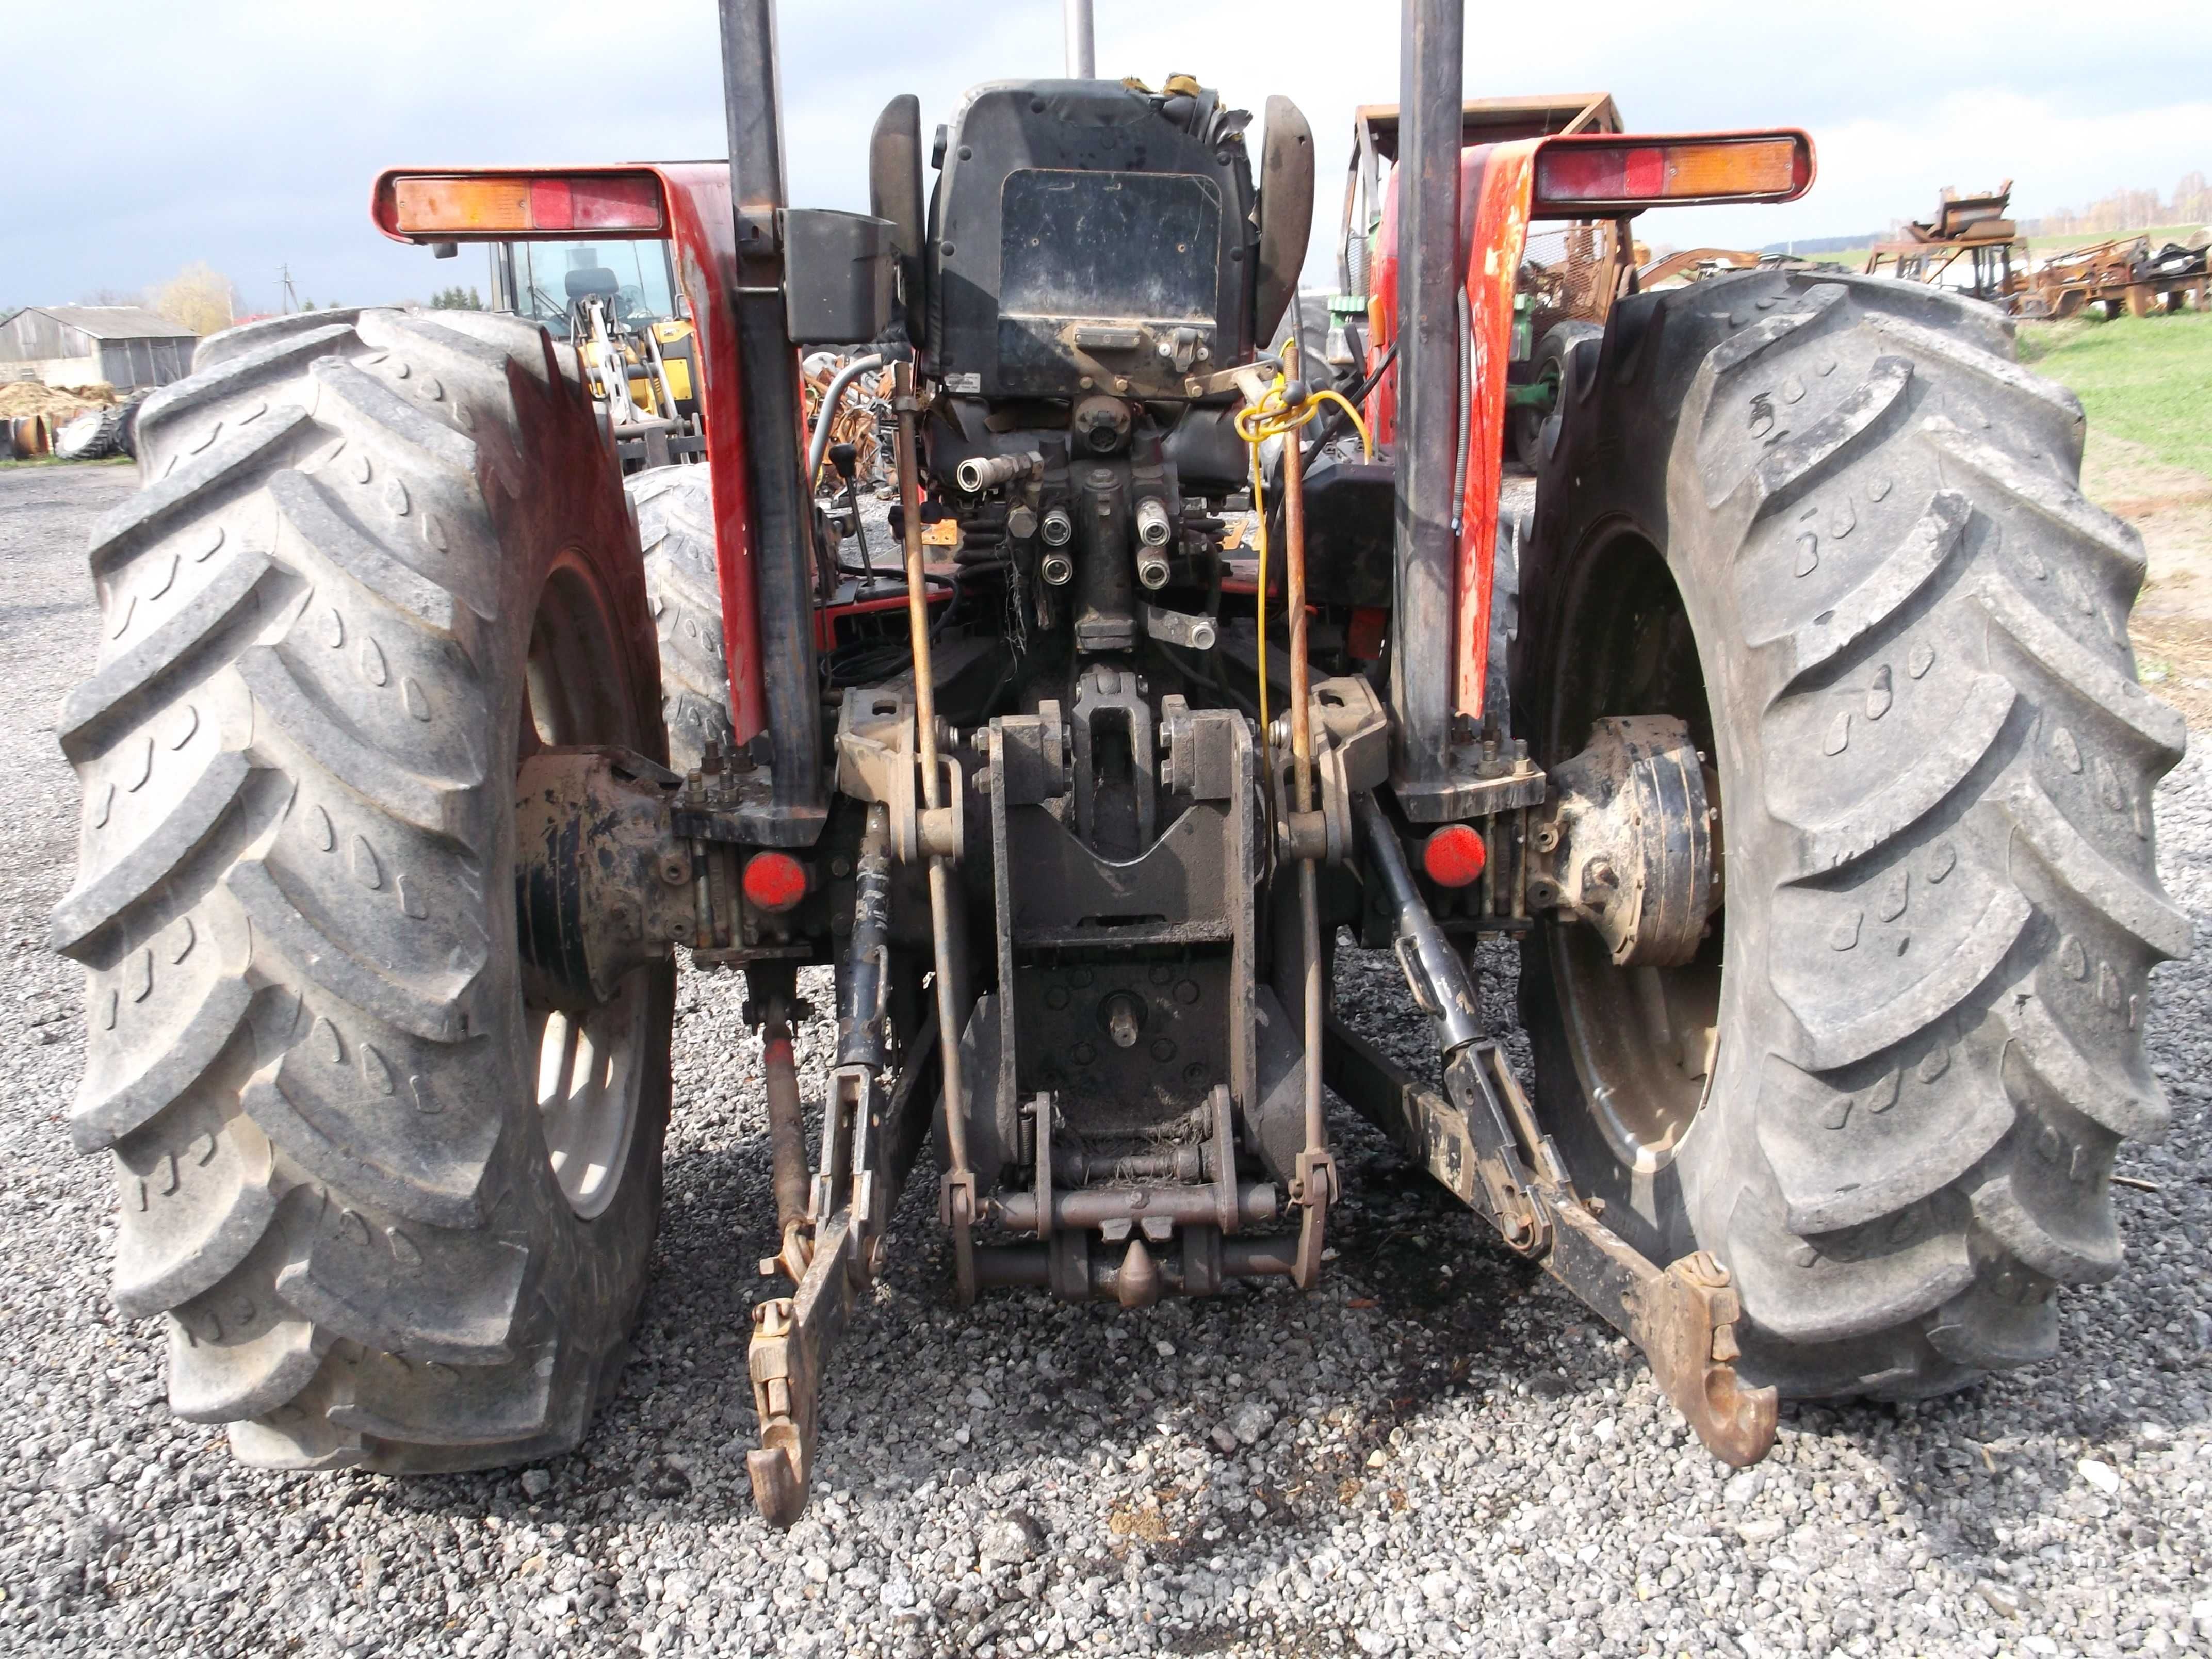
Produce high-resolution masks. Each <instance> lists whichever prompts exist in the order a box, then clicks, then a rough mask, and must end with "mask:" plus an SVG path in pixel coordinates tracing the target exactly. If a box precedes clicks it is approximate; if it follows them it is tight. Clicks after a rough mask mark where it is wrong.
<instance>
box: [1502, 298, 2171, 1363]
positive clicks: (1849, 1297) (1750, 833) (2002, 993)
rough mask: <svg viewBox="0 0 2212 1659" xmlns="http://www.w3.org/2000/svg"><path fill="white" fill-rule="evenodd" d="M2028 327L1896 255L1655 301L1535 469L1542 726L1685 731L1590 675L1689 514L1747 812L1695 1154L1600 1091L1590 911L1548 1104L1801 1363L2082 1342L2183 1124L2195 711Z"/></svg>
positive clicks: (1531, 590) (2129, 538)
mask: <svg viewBox="0 0 2212 1659" xmlns="http://www.w3.org/2000/svg"><path fill="white" fill-rule="evenodd" d="M1566 393H1567V395H1566V399H1565V404H1564V406H1563V408H1564V418H1563V421H1562V423H1561V428H1560V431H1559V436H1558V440H1557V442H1556V444H1555V446H1554V447H1553V453H1552V454H1551V455H1550V456H1549V457H1548V459H1547V462H1546V465H1545V469H1544V471H1543V474H1542V477H1541V479H1540V481H1539V486H1538V495H1537V520H1536V526H1535V531H1534V542H1533V547H1532V550H1531V556H1530V558H1529V561H1528V568H1527V570H1526V572H1525V573H1524V595H1525V597H1524V601H1523V603H1524V614H1525V615H1526V616H1527V617H1528V631H1527V635H1526V637H1525V638H1524V641H1523V645H1524V654H1523V673H1522V679H1521V684H1520V687H1519V690H1520V692H1521V701H1522V708H1524V709H1526V710H1528V712H1529V713H1530V714H1532V715H1533V718H1532V719H1531V720H1530V721H1529V722H1528V732H1529V734H1530V736H1531V738H1533V740H1534V746H1535V748H1536V750H1537V751H1538V753H1539V754H1540V755H1541V757H1542V758H1544V759H1545V760H1546V761H1547V763H1556V762H1557V761H1559V759H1562V758H1564V757H1565V755H1567V754H1569V753H1571V752H1572V751H1574V750H1577V749H1579V748H1580V747H1581V746H1582V745H1583V743H1584V742H1585V741H1586V740H1587V738H1588V729H1587V726H1586V725H1585V724H1584V722H1585V721H1586V720H1587V719H1588V718H1589V717H1591V716H1593V715H1594V714H1596V713H1607V714H1646V713H1676V714H1683V715H1684V717H1685V718H1690V719H1692V726H1693V730H1694V729H1695V726H1696V720H1695V717H1694V716H1695V714H1696V712H1697V711H1695V710H1692V709H1691V708H1668V707H1663V706H1662V707H1656V708H1598V707H1595V705H1596V704H1597V703H1598V702H1600V701H1601V700H1602V699H1605V698H1607V696H1612V695H1616V694H1617V695H1620V696H1628V695H1631V694H1630V693H1627V692H1625V691H1621V690H1620V688H1621V687H1625V686H1628V685H1630V684H1633V683H1634V682H1635V681H1636V673H1635V671H1633V670H1632V669H1631V668H1630V667H1628V666H1626V665H1623V664H1621V663H1620V662H1618V661H1616V662H1607V661H1602V660H1594V659H1592V658H1591V656H1590V655H1589V652H1588V650H1587V645H1588V639H1587V638H1585V640H1584V641H1583V646H1584V647H1585V648H1584V649H1583V652H1582V653H1580V654H1577V646H1576V642H1575V641H1574V640H1573V639H1571V637H1569V635H1570V633H1571V618H1572V617H1575V616H1576V615H1578V614H1579V615H1583V616H1590V617H1595V616H1597V615H1600V614H1602V613H1601V611H1598V610H1597V609H1595V599H1592V600H1591V602H1590V604H1591V608H1589V609H1581V608H1580V607H1581V606H1582V605H1583V601H1582V600H1580V599H1577V594H1578V593H1579V594H1585V595H1592V596H1595V595H1599V594H1602V593H1607V592H1610V593H1616V594H1617V593H1620V592H1623V591H1625V590H1626V586H1627V585H1628V580H1629V576H1628V574H1627V573H1632V571H1634V570H1636V569H1641V568H1645V567H1644V566H1638V565H1635V564H1634V563H1633V562H1632V561H1633V560H1635V559H1636V558H1638V557H1639V556H1640V557H1643V558H1645V559H1647V560H1648V559H1649V558H1650V556H1651V554H1650V552H1648V551H1647V552H1645V553H1644V554H1642V555H1638V553H1637V551H1636V550H1637V549H1638V546H1639V545H1640V546H1641V547H1642V548H1644V549H1646V550H1656V553H1657V554H1658V555H1661V556H1663V558H1664V570H1665V574H1666V576H1667V577H1670V578H1671V590H1670V591H1671V592H1674V593H1678V594H1679V596H1680V599H1679V603H1680V606H1681V610H1682V614H1683V615H1684V616H1685V617H1686V627H1687V629H1688V633H1689V635H1691V637H1692V641H1693V643H1694V661H1695V662H1696V663H1697V664H1698V665H1700V667H1701V671H1702V677H1703V681H1704V684H1703V686H1702V688H1701V689H1700V690H1699V691H1698V692H1695V693H1693V694H1692V696H1691V697H1690V698H1689V699H1688V701H1691V702H1702V703H1704V704H1705V706H1706V708H1708V709H1709V711H1710V714H1711V729H1710V731H1709V732H1699V733H1698V736H1699V743H1700V747H1707V746H1708V745H1710V747H1709V750H1708V752H1710V753H1711V755H1712V757H1713V760H1714V762H1715V763H1717V769H1718V777H1719V781H1720V790H1721V797H1722V813H1723V819H1722V822H1723V836H1724V838H1725V842H1726V864H1725V870H1726V906H1725V909H1724V911H1723V915H1722V918H1721V920H1722V923H1723V927H1722V930H1721V935H1720V939H1719V941H1718V942H1717V943H1718V949H1719V950H1720V951H1722V952H1723V953H1724V954H1723V963H1722V975H1721V979H1720V982H1719V993H1718V994H1719V1006H1718V1020H1717V1031H1718V1048H1717V1064H1708V1065H1707V1066H1706V1067H1705V1071H1706V1072H1709V1073H1711V1076H1710V1078H1709V1079H1708V1082H1707V1086H1706V1093H1705V1103H1704V1104H1703V1106H1702V1108H1701V1109H1699V1110H1698V1112H1697V1115H1696V1116H1695V1117H1694V1118H1693V1119H1692V1120H1691V1121H1690V1124H1689V1127H1688V1129H1687V1131H1686V1133H1684V1134H1683V1135H1682V1137H1681V1138H1680V1141H1679V1144H1678V1145H1677V1146H1675V1148H1674V1153H1673V1156H1672V1158H1671V1161H1667V1160H1666V1159H1664V1158H1658V1157H1655V1158H1653V1159H1652V1160H1651V1161H1652V1162H1653V1163H1655V1164H1658V1165H1659V1167H1657V1168H1656V1169H1652V1170H1645V1171H1644V1172H1641V1173H1639V1172H1638V1171H1636V1170H1633V1169H1632V1167H1631V1166H1630V1165H1629V1164H1628V1163H1627V1162H1626V1158H1625V1156H1624V1153H1623V1152H1622V1151H1621V1150H1620V1148H1619V1145H1618V1142H1617V1141H1616V1139H1613V1138H1610V1137H1608V1136H1607V1134H1606V1133H1604V1130H1603V1127H1602V1126H1601V1124H1600V1122H1599V1121H1598V1118H1597V1115H1596V1114H1595V1111H1594V1110H1593V1107H1592V1103H1591V1101H1590V1099H1589V1097H1588V1096H1587V1095H1586V1092H1585V1085H1584V1079H1583V1073H1582V1072H1581V1071H1580V1070H1578V1067H1577V1050H1576V1048H1574V1047H1573V1046H1572V1044H1571V1040H1570V1037H1569V1036H1568V1031H1569V1028H1570V1018H1569V1011H1567V1010H1566V1009H1565V1008H1564V1007H1563V1006H1562V1005H1563V1002H1564V1000H1565V998H1564V997H1563V995H1562V992H1561V987H1562V985H1563V984H1564V983H1565V982H1566V980H1565V974H1566V969H1565V964H1567V963H1571V962H1572V961H1573V960H1575V958H1573V957H1571V955H1569V954H1567V953H1568V952H1571V951H1573V950H1574V949H1577V948H1579V947H1577V946H1576V945H1573V944H1572V942H1571V941H1569V940H1567V939H1565V932H1566V930H1565V927H1561V926H1558V925H1549V926H1547V927H1544V928H1542V929H1540V930H1539V936H1538V938H1537V939H1535V940H1534V942H1533V944H1532V948H1531V950H1530V951H1529V953H1528V959H1527V960H1526V962H1525V963H1524V966H1523V970H1522V998H1523V1015H1524V1018H1525V1019H1526V1020H1527V1022H1528V1027H1529V1030H1530V1036H1531V1039H1532V1042H1533V1043H1534V1050H1535V1062H1536V1076H1537V1083H1538V1088H1539V1096H1540V1099H1539V1105H1540V1109H1541V1112H1542V1114H1543V1116H1544V1119H1545V1121H1546V1122H1547V1126H1549V1127H1551V1129H1552V1130H1553V1133H1554V1134H1555V1135H1556V1137H1557V1138H1558V1139H1559V1143H1560V1144H1561V1146H1562V1147H1563V1149H1565V1152H1566V1154H1567V1156H1568V1158H1569V1159H1570V1162H1571V1165H1572V1167H1573V1169H1574V1171H1575V1175H1576V1177H1577V1182H1578V1183H1580V1184H1583V1185H1584V1187H1585V1188H1586V1190H1587V1191H1589V1192H1590V1193H1592V1194H1595V1195H1597V1196H1599V1197H1601V1198H1603V1199H1604V1200H1606V1205H1607V1207H1606V1211H1605V1214H1606V1217H1607V1222H1608V1224H1610V1225H1614V1226H1616V1227H1618V1228H1619V1229H1620V1231H1622V1233H1623V1234H1624V1235H1625V1236H1626V1237H1629V1238H1630V1239H1631V1241H1632V1243H1636V1244H1637V1245H1638V1248H1640V1249H1644V1250H1645V1251H1647V1253H1649V1254H1650V1255H1653V1256H1654V1257H1655V1258H1656V1259H1658V1260H1661V1261H1665V1260H1668V1259H1671V1258H1674V1257H1677V1256H1679V1255H1682V1254H1684V1253H1686V1251H1688V1250H1691V1249H1700V1248H1702V1249H1708V1250H1711V1252H1713V1253H1714V1254H1715V1255H1717V1256H1718V1257H1719V1259H1720V1260H1721V1261H1722V1262H1723V1264H1724V1265H1725V1266H1726V1267H1729V1269H1730V1270H1731V1271H1732V1273H1734V1274H1735V1279H1736V1281H1737V1283H1738V1285H1739V1286H1740V1287H1741V1292H1742V1297H1743V1304H1744V1310H1745V1312H1746V1314H1747V1316H1748V1319H1749V1322H1750V1329H1749V1331H1748V1332H1747V1334H1746V1337H1745V1348H1746V1367H1747V1370H1748V1371H1749V1372H1750V1374H1751V1375H1752V1376H1753V1377H1754V1378H1755V1379H1756V1380H1759V1381H1765V1382H1772V1383H1777V1384H1778V1385H1779V1386H1780V1388H1781V1389H1782V1390H1783V1391H1784V1394H1785V1395H1793V1396H1800V1397H1802V1396H1821V1395H1857V1394H1867V1395H1881V1396H1889V1397H1912V1396H1917V1395H1927V1394H1932V1393H1936V1392H1940V1391H1942V1390H1944V1389H1951V1388H1954V1387H1957V1386H1959V1385H1960V1384H1961V1383H1965V1382H1966V1381H1968V1380H1970V1379H1972V1377H1973V1376H1976V1375H1977V1374H1978V1373H1980V1372H1983V1371H1985V1370H1990V1369H1993V1368H1998V1367H2003V1366H2009V1365H2015V1364H2023V1363H2026V1362H2028V1361H2032V1360H2036V1359H2039V1358H2045V1357H2046V1356H2048V1355H2050V1354H2051V1352H2053V1351H2054V1349H2055V1347H2056V1345H2057V1336H2058V1322H2057V1306H2056V1302H2055V1297H2054V1292H2055V1291H2056V1290H2057V1287H2058V1286H2059V1285H2064V1284H2078V1283H2085V1282H2093V1281H2096V1280H2100V1279H2108V1278H2110V1277H2111V1276H2112V1274H2113V1273H2116V1272H2117V1271H2118V1267H2119V1263H2120V1241H2119V1237H2118V1230H2117V1228H2116V1226H2115V1224H2114V1220H2113V1215H2112V1202H2111V1194H2110V1190H2109V1176H2110V1173H2111V1170H2112V1157H2113V1151H2114V1148H2115V1147H2116V1146H2118V1143H2119V1141H2120V1140H2121V1139H2123V1138H2124V1137H2145V1136H2152V1135H2155V1134H2157V1133H2159V1132H2160V1130H2161V1129H2162V1128H2163V1127H2164V1126H2165V1123H2166V1116H2167V1109H2166V1103H2165V1099H2164V1097H2163V1094H2162V1092H2161V1091H2160V1086H2159V1084H2158V1082H2157V1080H2156V1079H2155V1078H2154V1077H2153V1076H2152V1074H2151V1072H2150V1069H2149V1067H2148V1065H2147V1063H2146V1061H2145V1059H2144V1054H2143V1038H2142V1011H2143V1006H2144V1001H2145V997H2146V993H2147V987H2146V980H2147V976H2148V973H2149V970H2150V969H2151V968H2152V966H2153V965H2154V963H2157V962H2158V961H2160V960H2161V959H2163V958H2166V957H2174V956H2178V955H2179V954H2182V953H2183V952H2185V951H2187V950H2188V948H2189V946H2190V944H2191V924H2190V921H2189V918H2188V917H2187V916H2186V915H2184V914H2183V913H2182V912H2180V911H2179V910H2178V909H2176V908H2174V906H2173V905H2172V903H2171V902H2168V900H2167V899H2166V896H2165V894H2164V892H2163V891H2162V890H2161V889H2160V885H2159V881H2158V877H2157V873H2156V865H2155V861H2154V841H2153V835H2152V823H2151V796H2152V791H2153V788H2154V785H2155V783H2156V781H2157V780H2158V778H2159V776H2160V775H2161V774H2163V773H2164V772H2165V771H2166V769H2168V768H2169V767H2171V766H2172V764H2173V763H2174V762H2175V761H2176V760H2177V759H2178V758H2179V756H2180V754H2181V750H2182V743H2183V735H2184V733H2183V726H2182V722H2181V720H2180V718H2179V716H2178V715H2177V714H2175V713H2174V712H2173V711H2172V709H2170V708H2166V706H2165V705H2163V704H2161V703H2159V702H2154V700H2153V699H2152V698H2151V697H2149V696H2148V695H2147V694H2146V693H2145V692H2144V691H2143V690H2142V688H2141V687H2140V686H2139V685H2138V684H2136V676H2135V667H2134V659H2133V656H2132V653H2131V651H2130V646H2129V642H2128V634H2127V619H2128V613H2129V611H2130V607H2131V605H2133V603H2134V600H2135V596H2136V589H2137V587H2138V586H2139V585H2140V584H2141V581H2142V574H2143V551H2142V542H2141V539H2140V538H2138V537H2137V536H2136V532H2134V531H2133V530H2132V529H2130V527H2129V526H2126V525H2125V524H2124V523H2122V522H2121V521H2120V520H2118V519H2115V518H2113V517H2112V516H2111V515H2109V514H2107V513H2104V512H2103V511H2101V510H2100V509H2099V508H2097V507H2093V506H2091V505H2090V504H2089V503H2088V502H2087V501H2085V500H2084V499H2083V498H2082V495H2081V491H2080V489H2079V484H2078V480H2079V476H2080V466H2081V444H2082V438H2083V422H2082V417H2081V406H2080V404H2078V403H2077V402H2076V401H2075V398H2074V397H2073V396H2072V395H2071V394H2070V393H2069V392H2066V391H2065V390H2063V388H2061V387H2059V386H2054V385H2052V384H2051V383H2049V382H2047V381H2044V380H2039V379H2037V378H2035V377H2034V376H2033V375H2030V374H2027V373H2025V372H2024V371H2022V370H2021V369H2020V368H2017V367H2015V363H2014V362H2013V354H2012V349H2011V331H2010V326H2009V325H2008V324H2006V323H2004V322H2003V320H2002V319H2001V318H1999V317H1998V316H1997V315H1996V313H1994V312H1993V311H1991V310H1990V308H1989V307H1984V306H1981V305H1978V304H1975V303H1972V302H1971V301H1963V300H1960V299H1956V298H1954V297H1952V296H1949V295H1945V294H1943V293H1942V291H1941V290H1939V289H1932V288H1929V287H1926V286H1923V285H1920V284H1915V283H1898V282H1892V281H1888V280H1886V279H1881V278H1869V277H1857V276H1828V275H1825V274H1824V275H1818V276H1815V275H1793V274H1786V273H1772V272H1748V273H1745V274H1742V275H1740V276H1723V277H1717V278H1715V279H1713V280H1711V281H1710V282H1706V283H1699V284H1697V285H1695V286H1694V287H1692V288H1689V289H1681V290H1677V291H1674V292H1670V293H1664V294H1657V295H1644V296H1639V297H1636V298H1632V299H1630V300H1627V301H1624V302H1623V303H1622V305H1621V306H1620V308H1619V309H1618V310H1617V311H1616V312H1615V313H1614V316H1613V321H1612V323H1611V325H1610V326H1609V328H1608V329H1607V333H1606V335H1605V337H1604V340H1603V343H1602V346H1601V348H1600V347H1596V346H1589V345H1585V346H1583V347H1581V348H1579V349H1577V353H1576V356H1575V358H1574V360H1573V362H1572V364H1571V369H1570V373H1569V375H1568V380H1567V386H1566ZM1578 585H1579V586H1578ZM1650 591H1654V592H1656V591H1657V590H1656V588H1655V589H1653V590H1650ZM1608 602H1613V603H1618V602H1617V601H1608ZM1635 603H1638V604H1641V603H1643V602H1642V601H1640V600H1638V601H1635ZM1608 677H1609V678H1608ZM1608 685H1610V686H1611V687H1612V688H1613V690H1612V691H1608V690H1607V687H1608ZM1577 726H1582V727H1583V729H1580V730H1577V729H1575V728H1576V727H1577ZM1613 971H1616V972H1618V971H1621V970H1617V969H1616V970H1613ZM1584 982H1585V984H1587V983H1588V981H1584ZM1583 1029H1585V1030H1588V1029H1589V1027H1587V1026H1585V1027H1584V1028H1583ZM1597 1041H1598V1040H1597V1039H1596V1038H1595V1037H1593V1038H1591V1039H1590V1042H1591V1043H1592V1044H1593V1045H1595V1043H1596V1042H1597ZM1585 1052H1595V1048H1594V1047H1592V1048H1588V1049H1586V1050H1585ZM1606 1063H1607V1064H1611V1065H1614V1066H1619V1065H1620V1064H1622V1063H1623V1062H1621V1061H1620V1060H1610V1061H1607V1062H1606ZM1692 1075H1693V1076H1696V1075H1702V1073H1693V1074H1692Z"/></svg>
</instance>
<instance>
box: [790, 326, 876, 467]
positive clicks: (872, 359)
mask: <svg viewBox="0 0 2212 1659" xmlns="http://www.w3.org/2000/svg"><path fill="white" fill-rule="evenodd" d="M883 366H884V360H883V357H882V356H881V354H879V353H877V352H873V351H872V352H870V353H869V354H868V355H867V356H865V357H855V358H854V359H853V361H852V362H849V363H848V364H846V365H845V367H844V368H841V369H839V370H838V371H837V373H836V375H835V376H834V377H833V378H832V379H831V380H830V382H829V390H828V391H827V392H823V394H822V410H821V413H819V414H818V415H817V416H815V417H814V435H813V436H812V437H811V438H810V439H808V440H807V442H806V488H807V491H808V493H809V494H811V493H812V492H813V489H814V481H815V480H816V479H817V478H818V477H821V476H822V458H823V456H824V455H827V454H828V453H829V422H831V421H832V420H833V419H835V418H836V414H837V400H838V399H839V398H842V397H843V396H844V395H845V388H846V387H847V386H850V385H852V384H853V382H854V381H855V380H859V379H860V376H861V375H863V374H866V373H867V372H868V371H869V370H870V369H872V368H882V367H883Z"/></svg>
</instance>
